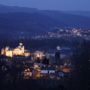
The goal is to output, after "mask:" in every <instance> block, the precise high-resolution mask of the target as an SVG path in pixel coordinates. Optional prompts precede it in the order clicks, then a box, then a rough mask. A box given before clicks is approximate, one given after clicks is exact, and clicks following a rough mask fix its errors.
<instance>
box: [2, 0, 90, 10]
mask: <svg viewBox="0 0 90 90" xmlns="http://www.w3.org/2000/svg"><path fill="white" fill-rule="evenodd" d="M89 2H90V1H88V0H80V1H78V0H68V1H62V0H49V1H47V0H46V1H44V0H38V1H37V0H25V1H24V0H13V1H12V0H8V1H7V0H0V4H1V5H6V6H18V7H27V8H37V9H39V10H58V11H90V5H89Z"/></svg>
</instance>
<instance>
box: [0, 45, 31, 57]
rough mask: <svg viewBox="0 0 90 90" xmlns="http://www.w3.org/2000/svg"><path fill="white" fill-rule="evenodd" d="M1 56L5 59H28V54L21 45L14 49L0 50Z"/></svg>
mask: <svg viewBox="0 0 90 90" xmlns="http://www.w3.org/2000/svg"><path fill="white" fill-rule="evenodd" d="M1 55H5V56H7V57H13V56H25V57H29V56H30V53H29V52H28V51H27V50H25V47H24V46H23V44H22V43H19V46H18V47H16V48H14V49H10V48H9V47H6V48H5V49H2V50H1Z"/></svg>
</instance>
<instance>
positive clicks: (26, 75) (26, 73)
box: [23, 68, 32, 79]
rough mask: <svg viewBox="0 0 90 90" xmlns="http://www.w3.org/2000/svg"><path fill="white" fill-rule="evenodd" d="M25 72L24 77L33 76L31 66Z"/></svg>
mask: <svg viewBox="0 0 90 90" xmlns="http://www.w3.org/2000/svg"><path fill="white" fill-rule="evenodd" d="M23 74H24V79H29V78H30V77H32V72H31V71H30V69H29V68H27V69H25V70H24V72H23Z"/></svg>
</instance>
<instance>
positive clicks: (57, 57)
mask: <svg viewBox="0 0 90 90" xmlns="http://www.w3.org/2000/svg"><path fill="white" fill-rule="evenodd" d="M56 49H57V50H56V52H55V63H56V64H57V65H60V63H61V62H60V61H61V60H60V50H61V49H60V47H59V46H57V47H56Z"/></svg>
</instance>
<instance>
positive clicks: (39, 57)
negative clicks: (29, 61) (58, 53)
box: [34, 51, 45, 60]
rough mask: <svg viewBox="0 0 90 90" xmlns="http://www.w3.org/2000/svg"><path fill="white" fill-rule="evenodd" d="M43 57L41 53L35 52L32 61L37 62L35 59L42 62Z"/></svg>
mask: <svg viewBox="0 0 90 90" xmlns="http://www.w3.org/2000/svg"><path fill="white" fill-rule="evenodd" d="M44 56H45V55H44V53H43V52H41V51H36V52H35V53H34V59H35V60H37V59H39V60H42V59H43V57H44Z"/></svg>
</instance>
